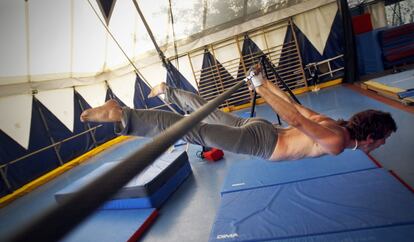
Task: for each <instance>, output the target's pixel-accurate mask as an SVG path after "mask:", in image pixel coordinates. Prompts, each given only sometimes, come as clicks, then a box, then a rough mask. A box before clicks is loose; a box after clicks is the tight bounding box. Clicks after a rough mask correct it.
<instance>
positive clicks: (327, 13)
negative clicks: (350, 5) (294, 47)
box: [293, 3, 338, 55]
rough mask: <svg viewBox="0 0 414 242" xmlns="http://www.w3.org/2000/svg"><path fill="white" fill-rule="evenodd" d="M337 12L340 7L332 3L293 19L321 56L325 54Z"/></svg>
mask: <svg viewBox="0 0 414 242" xmlns="http://www.w3.org/2000/svg"><path fill="white" fill-rule="evenodd" d="M337 12H338V5H337V4H336V3H331V4H329V5H325V6H321V7H319V8H316V9H313V10H311V11H308V12H304V13H301V14H298V15H296V16H294V17H293V21H294V23H295V24H296V26H297V27H298V28H299V29H300V30H301V31H302V32H303V33H304V34H305V36H306V37H307V38H308V40H309V41H310V42H311V43H312V44H313V46H315V48H316V49H317V50H318V51H319V53H320V54H321V55H322V54H323V52H324V49H325V46H326V42H327V39H328V37H329V34H330V32H331V28H332V24H333V22H334V19H335V16H336V13H337ZM315 23H317V24H315ZM315 29H317V30H315Z"/></svg>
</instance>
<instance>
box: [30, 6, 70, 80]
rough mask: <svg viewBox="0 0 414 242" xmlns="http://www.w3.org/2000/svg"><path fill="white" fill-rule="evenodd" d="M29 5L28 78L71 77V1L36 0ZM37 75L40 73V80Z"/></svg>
mask: <svg viewBox="0 0 414 242" xmlns="http://www.w3.org/2000/svg"><path fill="white" fill-rule="evenodd" d="M28 4H29V10H28V12H29V13H28V15H29V21H28V22H29V36H28V38H29V39H30V46H29V52H30V54H29V55H30V56H29V58H30V73H29V74H30V75H31V80H32V81H42V80H44V78H46V79H49V78H50V79H54V78H57V77H61V78H62V77H68V76H70V71H71V70H70V56H71V47H72V46H71V33H70V29H71V15H70V9H71V5H70V1H64V0H59V1H56V0H39V1H29V2H28ZM46 9H47V11H46ZM52 19H53V21H51V20H52ZM57 60H59V61H57ZM46 74H47V77H45V76H43V75H46ZM38 75H42V77H39V78H40V80H39V79H38V78H37V77H36V76H38Z"/></svg>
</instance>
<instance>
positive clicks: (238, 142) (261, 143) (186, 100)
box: [115, 87, 278, 159]
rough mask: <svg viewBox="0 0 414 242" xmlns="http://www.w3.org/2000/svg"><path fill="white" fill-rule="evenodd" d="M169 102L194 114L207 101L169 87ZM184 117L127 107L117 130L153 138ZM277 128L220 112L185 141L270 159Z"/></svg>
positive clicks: (261, 120) (194, 130)
mask: <svg viewBox="0 0 414 242" xmlns="http://www.w3.org/2000/svg"><path fill="white" fill-rule="evenodd" d="M165 98H166V101H167V102H171V103H175V104H176V105H177V106H178V107H179V108H180V109H181V110H183V111H185V112H193V111H195V110H197V109H198V108H200V107H201V106H203V105H204V104H205V103H206V101H205V100H204V99H203V98H202V97H200V96H198V95H195V94H193V93H191V92H187V91H184V90H180V89H176V88H172V87H167V92H166V95H165ZM181 118H183V116H181V115H179V114H176V113H172V112H167V111H163V110H140V109H130V108H128V107H125V108H123V123H124V124H125V127H122V128H121V127H119V126H120V125H116V126H115V127H116V129H115V131H116V132H117V133H118V134H122V135H134V136H144V137H153V136H155V135H157V134H159V133H161V132H162V131H164V130H165V129H167V128H168V127H170V126H171V125H172V124H174V123H175V122H177V121H179V120H180V119H181ZM277 135H278V133H277V128H276V127H274V126H273V124H272V123H270V122H269V121H267V120H265V119H260V118H248V119H243V118H240V117H238V116H236V115H233V114H231V113H225V112H222V111H220V110H219V109H216V110H215V111H214V112H212V113H211V114H210V115H209V116H208V117H206V118H205V119H204V120H203V122H201V123H199V124H197V125H196V126H195V127H194V128H193V129H191V130H190V131H189V132H188V133H187V134H186V135H185V136H184V137H183V140H184V141H186V142H189V143H192V144H197V145H203V146H207V147H215V148H219V149H223V150H227V151H231V152H235V153H241V154H248V155H254V156H258V157H261V158H264V159H269V158H270V156H271V155H272V153H273V151H274V148H275V147H276V142H277Z"/></svg>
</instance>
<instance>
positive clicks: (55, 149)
mask: <svg viewBox="0 0 414 242" xmlns="http://www.w3.org/2000/svg"><path fill="white" fill-rule="evenodd" d="M33 98H34V100H35V102H36V106H37V110H38V111H39V114H40V118H41V119H42V122H43V126H44V127H45V129H46V133H47V135H48V136H49V140H50V142H51V143H52V145H54V144H56V142H55V139H54V138H53V136H52V134H51V133H50V129H49V126H48V125H47V122H46V118H45V115H44V114H43V111H42V109H41V108H40V106H39V103H38V102H39V100H37V99H36V98H35V97H33ZM53 150H54V151H55V154H56V156H57V158H58V161H59V164H60V165H63V160H62V157H61V156H60V153H59V148H58V147H57V146H56V145H54V146H53Z"/></svg>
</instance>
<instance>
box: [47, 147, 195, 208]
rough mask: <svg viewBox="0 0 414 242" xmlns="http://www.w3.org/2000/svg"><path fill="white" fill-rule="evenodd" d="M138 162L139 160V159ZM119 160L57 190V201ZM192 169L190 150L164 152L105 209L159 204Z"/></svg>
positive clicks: (157, 205) (104, 206)
mask: <svg viewBox="0 0 414 242" xmlns="http://www.w3.org/2000/svg"><path fill="white" fill-rule="evenodd" d="M137 162H139V161H137ZM117 163H118V162H107V163H105V164H103V165H101V166H100V167H98V168H97V169H95V170H94V171H92V172H91V173H89V174H87V175H86V176H84V177H82V178H80V179H78V180H76V181H75V182H73V183H72V184H70V185H69V186H67V187H65V188H64V189H62V190H60V191H58V192H57V193H55V199H56V201H57V202H61V201H64V200H65V199H68V198H70V197H71V196H73V195H74V194H75V193H76V192H77V191H78V190H79V189H81V188H82V187H84V186H85V185H86V184H88V183H90V182H91V181H93V180H94V179H96V178H97V177H99V176H100V175H102V174H104V173H105V172H107V171H108V170H110V169H111V168H112V167H114V166H115V165H116V164H117ZM191 172H192V170H191V166H190V163H189V161H188V156H187V152H186V151H184V150H178V149H177V150H174V151H172V152H171V153H164V154H163V155H162V156H160V157H159V158H158V159H157V160H155V161H154V162H153V164H151V165H149V166H148V167H147V168H145V169H144V170H143V171H142V172H141V173H140V174H139V175H137V176H136V177H134V178H133V179H132V180H131V181H130V182H129V183H128V184H127V185H126V186H124V187H123V188H122V189H121V190H120V191H119V192H118V193H117V194H116V195H115V196H114V197H113V199H112V200H109V201H108V202H106V203H105V204H104V205H103V207H102V209H131V208H152V207H159V206H160V205H161V204H162V203H163V202H164V201H165V200H166V199H167V198H168V196H169V195H171V194H172V193H173V192H174V191H175V190H176V189H177V187H178V186H179V185H180V184H181V183H182V182H183V181H184V180H185V178H186V177H188V175H189V174H190V173H191Z"/></svg>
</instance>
